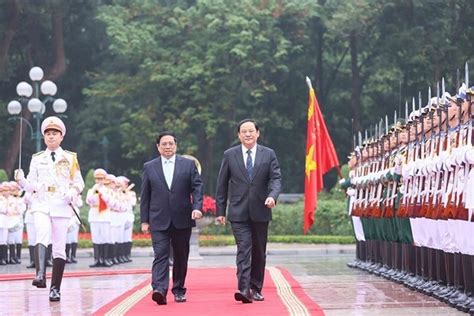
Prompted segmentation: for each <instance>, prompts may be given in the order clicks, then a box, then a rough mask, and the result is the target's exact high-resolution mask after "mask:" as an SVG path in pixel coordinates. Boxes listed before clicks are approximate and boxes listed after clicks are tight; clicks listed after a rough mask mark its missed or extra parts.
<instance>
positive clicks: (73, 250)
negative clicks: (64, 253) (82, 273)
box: [71, 242, 77, 263]
mask: <svg viewBox="0 0 474 316" xmlns="http://www.w3.org/2000/svg"><path fill="white" fill-rule="evenodd" d="M76 253H77V242H73V243H72V244H71V262H72V263H77V260H76Z"/></svg>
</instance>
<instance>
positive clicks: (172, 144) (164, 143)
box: [160, 142, 176, 147]
mask: <svg viewBox="0 0 474 316" xmlns="http://www.w3.org/2000/svg"><path fill="white" fill-rule="evenodd" d="M174 145H176V143H175V142H163V143H160V146H162V147H166V146H170V147H173V146H174Z"/></svg>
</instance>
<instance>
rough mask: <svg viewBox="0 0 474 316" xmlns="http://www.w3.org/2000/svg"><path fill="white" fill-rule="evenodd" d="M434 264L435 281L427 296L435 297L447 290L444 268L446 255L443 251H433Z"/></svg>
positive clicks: (433, 277) (432, 275)
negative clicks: (436, 294)
mask: <svg viewBox="0 0 474 316" xmlns="http://www.w3.org/2000/svg"><path fill="white" fill-rule="evenodd" d="M433 256H434V259H433V262H432V272H431V273H432V274H431V278H432V279H433V280H434V284H433V286H432V287H430V288H427V289H426V292H425V293H426V294H428V295H430V296H435V293H437V292H439V291H441V290H443V289H444V288H446V268H445V266H444V260H442V258H443V257H444V253H443V251H442V250H438V249H433Z"/></svg>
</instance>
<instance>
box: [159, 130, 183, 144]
mask: <svg viewBox="0 0 474 316" xmlns="http://www.w3.org/2000/svg"><path fill="white" fill-rule="evenodd" d="M165 136H172V137H173V139H174V142H175V143H176V144H177V143H178V139H176V135H175V134H174V133H173V132H168V131H165V132H161V133H160V134H159V135H158V137H157V138H156V143H157V144H160V140H161V139H162V138H163V137H165Z"/></svg>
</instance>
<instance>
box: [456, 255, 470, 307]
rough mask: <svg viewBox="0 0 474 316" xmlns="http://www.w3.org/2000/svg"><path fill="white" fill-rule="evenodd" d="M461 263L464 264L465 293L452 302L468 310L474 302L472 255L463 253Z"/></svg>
mask: <svg viewBox="0 0 474 316" xmlns="http://www.w3.org/2000/svg"><path fill="white" fill-rule="evenodd" d="M461 265H462V275H463V285H464V293H463V294H462V295H461V296H460V297H458V298H457V299H453V301H452V303H453V305H454V307H456V308H457V309H458V310H460V311H463V312H468V311H469V308H468V306H469V305H470V304H471V303H472V302H473V297H472V293H473V292H472V289H473V284H472V283H473V279H472V271H471V256H470V255H465V254H462V255H461Z"/></svg>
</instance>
